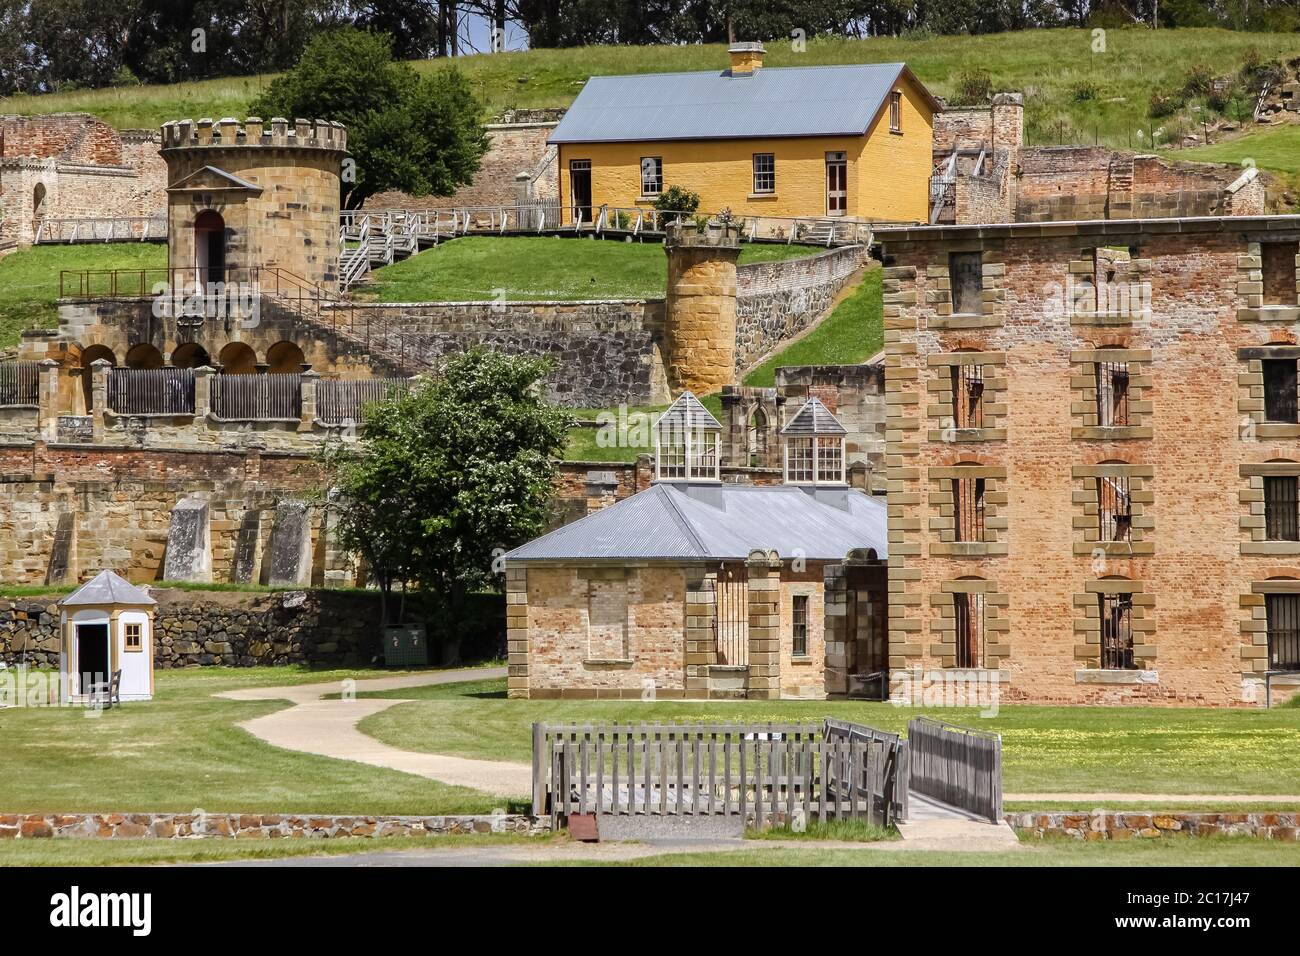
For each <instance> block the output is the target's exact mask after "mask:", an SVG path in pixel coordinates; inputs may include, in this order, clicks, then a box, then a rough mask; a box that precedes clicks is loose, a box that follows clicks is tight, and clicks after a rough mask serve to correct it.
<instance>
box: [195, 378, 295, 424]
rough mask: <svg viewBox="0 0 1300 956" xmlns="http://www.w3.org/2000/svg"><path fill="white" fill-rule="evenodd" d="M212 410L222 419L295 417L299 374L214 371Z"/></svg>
mask: <svg viewBox="0 0 1300 956" xmlns="http://www.w3.org/2000/svg"><path fill="white" fill-rule="evenodd" d="M211 383H212V413H213V414H214V415H216V416H217V418H220V419H222V420H223V421H231V422H260V421H297V420H300V419H301V418H302V375H301V374H299V373H297V372H268V373H266V374H264V375H214V376H213V377H212V379H211Z"/></svg>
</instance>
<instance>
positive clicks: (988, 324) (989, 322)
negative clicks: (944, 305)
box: [926, 312, 1005, 332]
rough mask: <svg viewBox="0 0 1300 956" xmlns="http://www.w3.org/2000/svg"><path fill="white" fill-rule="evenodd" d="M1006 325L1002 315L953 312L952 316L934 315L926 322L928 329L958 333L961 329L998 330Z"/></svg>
mask: <svg viewBox="0 0 1300 956" xmlns="http://www.w3.org/2000/svg"><path fill="white" fill-rule="evenodd" d="M1004 324H1005V323H1004V322H1003V319H1002V316H1001V315H996V314H994V315H990V314H988V313H986V312H953V313H952V314H951V315H934V316H931V317H930V318H929V319H928V320H927V321H926V327H927V328H929V329H933V330H935V331H939V332H942V331H958V330H961V329H996V328H1001V327H1002V326H1003V325H1004Z"/></svg>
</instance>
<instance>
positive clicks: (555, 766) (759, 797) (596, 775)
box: [533, 720, 907, 828]
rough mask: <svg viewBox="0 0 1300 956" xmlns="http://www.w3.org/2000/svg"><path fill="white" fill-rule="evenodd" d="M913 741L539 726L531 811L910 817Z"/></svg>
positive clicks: (770, 818) (735, 728)
mask: <svg viewBox="0 0 1300 956" xmlns="http://www.w3.org/2000/svg"><path fill="white" fill-rule="evenodd" d="M906 749H907V742H906V741H904V740H902V739H901V738H900V737H898V736H897V735H894V734H885V733H882V732H881V731H878V730H875V729H874V728H871V727H865V726H863V725H861V724H848V723H845V722H842V721H830V720H828V721H826V722H825V723H824V724H820V725H819V724H771V723H769V724H662V723H657V724H646V723H642V724H639V725H638V724H595V725H593V724H585V725H582V724H565V725H559V726H555V725H548V724H533V813H534V814H536V815H538V816H541V815H543V814H547V813H549V814H550V815H551V818H552V821H553V822H555V823H558V822H560V820H561V818H567V817H569V816H571V815H573V814H595V815H597V816H610V815H613V816H644V817H685V818H696V819H702V818H709V817H715V818H716V817H719V816H723V817H738V818H739V820H740V822H742V823H743V824H747V825H752V826H755V827H758V828H762V827H764V826H767V825H769V824H773V823H779V822H790V821H791V820H793V819H794V817H795V816H796V814H797V813H802V814H803V817H804V819H805V820H811V819H812V818H813V817H814V816H816V817H817V818H818V819H820V820H823V821H824V820H827V819H845V818H848V819H862V820H867V821H869V822H871V823H874V824H876V825H878V826H887V825H890V824H892V823H895V822H897V821H898V820H901V819H904V818H905V813H906V797H905V795H900V790H901V789H902V788H903V784H904V783H905V782H906V778H907V775H906V772H905V767H906V760H907V758H906Z"/></svg>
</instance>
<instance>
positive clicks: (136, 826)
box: [0, 813, 551, 840]
mask: <svg viewBox="0 0 1300 956" xmlns="http://www.w3.org/2000/svg"><path fill="white" fill-rule="evenodd" d="M550 831H551V824H550V820H549V818H547V817H533V816H525V815H523V814H518V813H496V814H492V815H476V816H443V817H415V816H411V817H402V816H388V817H370V816H321V815H306V814H270V813H260V814H259V813H8V814H6V813H0V839H5V838H9V839H19V840H23V839H40V838H46V839H49V838H64V839H68V838H71V839H109V840H112V839H132V838H135V839H155V840H178V839H232V838H233V839H240V840H266V839H278V838H284V837H288V838H291V839H292V838H312V839H332V838H340V837H387V836H403V837H423V836H427V837H439V836H446V835H448V834H458V833H463V834H485V833H515V834H522V835H528V836H539V835H541V834H544V833H549V832H550Z"/></svg>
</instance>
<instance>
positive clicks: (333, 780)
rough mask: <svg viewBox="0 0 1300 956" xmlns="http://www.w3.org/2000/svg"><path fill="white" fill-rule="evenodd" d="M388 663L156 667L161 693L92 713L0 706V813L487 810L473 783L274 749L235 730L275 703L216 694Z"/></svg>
mask: <svg viewBox="0 0 1300 956" xmlns="http://www.w3.org/2000/svg"><path fill="white" fill-rule="evenodd" d="M388 673H392V672H388V671H383V672H380V671H375V670H310V669H307V668H304V667H255V668H238V669H236V668H218V667H204V668H191V669H186V670H173V671H159V672H157V675H156V697H155V698H154V700H152V701H149V702H141V703H128V704H125V705H124V706H122V707H120V708H114V709H112V710H109V711H106V712H104V714H103V715H102V716H100V717H98V718H94V719H91V718H88V717H86V716H85V715H86V711H84V710H82V709H80V708H44V707H40V708H14V709H6V710H3V711H0V726H2V727H3V734H0V767H3V772H2V773H0V810H3V811H5V812H24V811H26V812H56V811H64V812H69V813H71V812H79V811H80V812H89V811H141V812H143V811H160V812H161V811H189V810H193V809H195V808H200V809H203V810H209V811H235V810H244V811H248V812H252V813H258V812H264V813H273V812H280V813H367V814H382V813H418V814H438V813H449V812H458V813H487V812H491V811H492V810H493V809H494V808H495V807H499V806H502V801H501V800H500V799H494V798H492V797H489V796H486V795H484V794H481V793H478V792H476V791H472V790H467V789H464V788H460V787H449V786H445V785H443V784H439V783H436V782H433V781H429V780H425V779H422V778H420V777H414V776H411V775H409V774H403V773H398V772H396V771H388V770H381V769H378V768H374V767H368V766H365V765H363V764H357V763H351V762H348V761H340V760H331V759H328V758H325V757H315V756H311V755H308V754H300V753H294V752H291V751H286V750H279V749H277V748H274V747H271V746H270V745H268V744H265V743H262V742H261V741H259V740H257V739H255V738H254V737H252V736H251V735H250V734H247V733H245V732H244V731H242V730H240V729H238V728H236V727H235V726H234V724H235V723H236V722H238V721H243V720H248V719H250V718H253V717H258V716H261V715H262V714H267V713H271V712H272V711H275V710H277V709H279V708H280V707H281V706H282V705H281V704H278V703H276V702H274V701H231V700H221V699H217V698H213V697H212V696H211V695H212V694H213V693H216V692H218V691H221V690H227V689H231V688H236V687H249V686H275V685H279V684H295V683H306V682H315V681H334V680H342V679H343V678H347V677H354V678H365V677H378V676H385V675H387V674H388Z"/></svg>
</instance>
